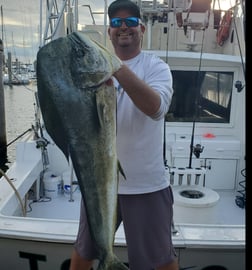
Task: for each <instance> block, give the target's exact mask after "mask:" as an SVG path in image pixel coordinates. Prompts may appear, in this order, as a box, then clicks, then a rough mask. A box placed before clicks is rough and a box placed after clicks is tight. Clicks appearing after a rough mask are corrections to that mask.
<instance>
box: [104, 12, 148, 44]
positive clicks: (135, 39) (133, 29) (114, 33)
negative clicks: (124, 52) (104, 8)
mask: <svg viewBox="0 0 252 270" xmlns="http://www.w3.org/2000/svg"><path fill="white" fill-rule="evenodd" d="M129 17H132V15H131V14H130V13H129V12H128V11H126V10H120V11H118V12H117V13H116V14H115V16H114V17H113V18H122V19H125V18H129ZM126 24H127V22H125V21H122V22H120V21H119V23H118V24H116V25H117V26H118V25H120V26H119V27H113V26H110V27H109V29H108V33H109V36H110V39H111V42H112V44H113V46H114V47H115V49H116V48H119V47H120V48H126V47H132V49H133V48H140V46H141V42H142V37H143V33H144V31H145V27H144V25H142V24H141V21H139V24H138V25H137V26H131V23H130V22H129V26H127V25H126ZM133 25H134V23H133Z"/></svg>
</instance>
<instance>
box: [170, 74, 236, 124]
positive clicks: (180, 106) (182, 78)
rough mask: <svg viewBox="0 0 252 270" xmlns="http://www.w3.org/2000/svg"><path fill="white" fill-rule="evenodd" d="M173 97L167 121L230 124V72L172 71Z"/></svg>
mask: <svg viewBox="0 0 252 270" xmlns="http://www.w3.org/2000/svg"><path fill="white" fill-rule="evenodd" d="M172 75H173V88H174V94H173V99H172V103H171V106H170V109H169V112H168V113H167V115H166V121H169V122H192V121H197V122H202V123H229V122H230V112H231V98H232V85H233V72H216V71H200V72H199V71H180V70H172Z"/></svg>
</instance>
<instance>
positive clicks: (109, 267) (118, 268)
mask: <svg viewBox="0 0 252 270" xmlns="http://www.w3.org/2000/svg"><path fill="white" fill-rule="evenodd" d="M97 270H129V268H128V267H127V266H126V265H125V264H124V263H122V262H121V261H120V260H119V259H118V258H117V257H116V256H114V257H113V259H112V260H110V261H109V262H107V263H106V262H103V263H102V262H100V264H99V265H98V268H97Z"/></svg>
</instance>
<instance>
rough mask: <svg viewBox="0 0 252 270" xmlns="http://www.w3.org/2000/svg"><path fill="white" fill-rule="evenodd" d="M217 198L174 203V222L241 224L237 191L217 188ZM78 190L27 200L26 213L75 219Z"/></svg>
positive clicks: (44, 216)
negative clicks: (198, 203) (189, 204)
mask: <svg viewBox="0 0 252 270" xmlns="http://www.w3.org/2000/svg"><path fill="white" fill-rule="evenodd" d="M218 194H219V195H220V199H219V201H218V202H217V203H216V204H215V205H214V206H210V207H184V206H180V205H177V204H176V202H175V204H174V222H175V225H176V224H177V223H188V224H215V225H217V224H221V225H244V224H245V209H244V208H240V207H238V206H237V205H236V203H235V198H236V196H237V193H235V192H231V191H218ZM80 198H81V195H80V192H79V191H78V190H76V191H75V193H74V195H73V200H72V201H71V200H70V196H69V195H65V194H62V195H58V196H57V197H56V198H52V199H47V198H44V199H41V200H40V201H39V202H31V201H30V202H29V205H30V206H27V209H28V212H27V217H35V218H46V219H47V218H48V219H50V218H53V219H64V220H65V219H70V220H78V219H79V211H80V210H79V209H80ZM227 209H228V211H227Z"/></svg>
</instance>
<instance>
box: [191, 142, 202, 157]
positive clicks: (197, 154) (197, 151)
mask: <svg viewBox="0 0 252 270" xmlns="http://www.w3.org/2000/svg"><path fill="white" fill-rule="evenodd" d="M203 149H204V146H201V145H200V144H196V145H195V146H193V153H194V155H195V157H196V158H199V157H200V153H202V152H203Z"/></svg>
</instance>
